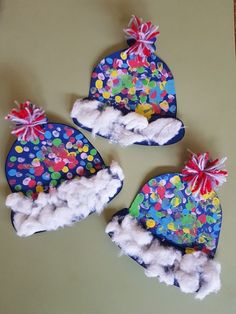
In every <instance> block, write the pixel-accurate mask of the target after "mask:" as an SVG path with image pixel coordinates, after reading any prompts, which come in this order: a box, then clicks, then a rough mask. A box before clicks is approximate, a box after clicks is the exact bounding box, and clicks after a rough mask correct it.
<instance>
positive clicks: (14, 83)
mask: <svg viewBox="0 0 236 314" xmlns="http://www.w3.org/2000/svg"><path fill="white" fill-rule="evenodd" d="M132 14H136V15H138V16H141V17H143V18H144V19H145V20H151V21H152V22H153V23H154V24H159V25H160V36H159V38H158V49H157V53H158V55H159V56H160V57H161V58H162V59H163V60H165V62H167V64H168V66H169V67H170V68H171V70H172V72H173V74H174V76H175V84H176V92H177V103H178V117H179V118H180V119H181V120H182V121H184V123H185V125H186V135H185V137H184V139H183V140H182V141H181V142H179V143H177V144H175V145H172V146H167V147H145V146H144V147H142V146H137V145H136V146H135V145H134V146H130V147H128V148H121V147H119V146H118V145H114V144H109V143H108V142H107V141H106V140H105V139H102V138H95V139H94V138H92V137H91V134H90V133H88V132H86V131H83V133H84V134H85V135H86V136H87V137H88V139H89V140H90V141H91V142H92V143H93V145H94V146H95V147H96V148H97V149H98V151H99V152H100V153H101V155H102V157H103V158H104V161H105V162H106V163H107V164H109V163H110V162H111V160H113V159H114V160H117V161H119V163H120V164H121V165H122V168H123V170H124V173H125V182H124V187H123V190H122V191H121V193H120V194H119V195H118V196H117V197H116V198H115V199H114V200H113V201H112V202H111V203H110V204H109V206H108V207H107V208H106V209H105V211H104V212H103V213H102V214H101V215H100V216H98V215H91V216H90V217H89V218H88V219H86V220H84V221H81V222H79V223H77V224H76V225H74V226H73V227H70V228H65V229H60V230H57V231H54V232H46V233H41V234H37V235H34V236H32V237H29V238H20V237H18V236H16V234H15V232H14V230H13V228H12V226H11V223H10V213H9V209H7V208H6V206H5V198H6V196H7V194H8V193H9V192H10V191H9V187H8V184H7V181H6V180H5V174H4V163H5V158H6V155H7V152H8V151H9V149H10V146H11V144H12V143H13V141H14V138H13V136H11V135H10V127H9V124H8V122H6V121H4V120H3V117H4V116H5V115H6V114H7V113H8V111H9V110H10V109H11V108H12V105H13V101H14V100H18V101H24V100H26V99H30V100H31V101H32V102H34V103H36V104H38V105H40V106H42V107H43V108H44V109H45V111H46V113H47V116H48V117H49V119H50V120H51V121H54V122H58V123H66V124H69V125H71V126H73V122H72V121H71V119H70V110H71V108H72V104H73V102H74V101H75V99H76V98H77V97H79V96H86V95H87V94H88V88H89V81H90V74H91V70H92V67H93V66H94V65H95V64H96V63H97V62H98V61H99V60H101V58H102V57H104V56H106V55H108V54H109V53H112V52H113V51H116V50H118V49H122V48H124V47H125V40H124V34H123V31H122V30H123V28H124V27H125V26H126V25H127V23H128V21H129V19H130V16H131V15H132ZM233 16H234V13H233V1H231V0H224V1H222V0H205V1H196V0H181V1H174V0H172V1H171V0H166V1H162V0H146V1H144V0H136V1H135V0H130V1H126V0H119V1H113V0H88V1H87V0H84V1H83V0H59V1H56V0H52V1H46V0H43V1H30V0H14V1H6V0H1V1H0V43H1V49H0V104H1V107H0V109H1V119H2V120H1V132H0V143H1V176H0V178H1V183H0V187H1V189H0V197H1V203H0V204H1V210H0V256H1V257H0V313H1V314H65V313H66V314H75V313H79V314H110V313H112V314H128V313H129V314H144V313H148V312H150V313H161V312H164V311H165V313H168V314H172V313H176V312H177V311H178V313H182V314H186V313H190V312H191V313H192V314H195V313H202V314H207V313H215V314H222V313H225V314H230V313H233V312H235V311H236V298H235V292H236V275H235V273H236V272H235V266H236V265H235V260H236V250H235V239H234V238H235V233H234V228H235V225H236V219H235V217H236V213H235V208H234V207H235V203H234V202H235V195H234V193H235V192H234V187H235V184H236V178H235V158H236V154H235V153H236V148H235V139H234V137H235V121H234V119H235V114H236V110H235V101H234V96H235V82H236V80H235V49H234V25H233ZM187 149H190V150H192V151H194V152H199V151H200V152H201V151H210V152H211V155H212V157H218V156H219V157H223V156H228V160H227V163H226V165H227V169H228V170H229V173H230V174H229V177H228V182H227V183H226V184H225V185H224V186H223V187H222V188H221V189H220V191H219V197H220V200H221V203H222V208H223V225H222V232H221V238H220V242H219V247H218V252H217V254H216V259H217V260H218V261H219V262H220V263H221V265H222V274H221V279H222V289H221V290H220V292H219V293H218V294H217V295H215V294H213V295H210V296H208V297H207V298H206V299H204V300H203V301H197V300H195V299H194V297H193V296H191V295H186V294H183V293H181V292H180V290H179V289H177V288H175V287H167V286H166V285H164V284H160V283H159V282H158V281H157V280H155V279H148V278H147V277H145V275H144V272H143V270H142V268H141V267H140V266H139V265H138V264H136V263H135V262H134V261H133V260H131V259H130V258H128V257H126V256H122V257H118V254H119V249H118V248H117V247H116V246H115V245H114V244H113V243H112V242H111V241H110V239H109V237H108V236H107V235H106V234H105V232H104V230H105V226H106V223H107V221H108V220H109V219H110V218H111V216H112V214H113V213H115V212H116V211H117V210H119V209H122V208H124V207H128V206H129V205H130V203H131V202H132V200H133V198H134V197H135V195H136V193H137V191H138V189H139V188H140V187H141V186H142V184H143V183H144V182H146V181H147V180H148V179H150V178H151V177H153V176H156V175H158V174H161V173H164V172H170V171H172V172H173V171H180V169H181V167H182V165H183V163H184V161H185V160H186V158H188V153H187Z"/></svg>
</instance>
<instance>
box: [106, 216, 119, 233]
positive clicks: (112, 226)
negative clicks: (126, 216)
mask: <svg viewBox="0 0 236 314" xmlns="http://www.w3.org/2000/svg"><path fill="white" fill-rule="evenodd" d="M119 229H120V226H119V222H118V218H117V217H113V218H112V220H111V221H110V222H109V223H108V224H107V226H106V229H105V233H110V232H116V231H117V230H119Z"/></svg>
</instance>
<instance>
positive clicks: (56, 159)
mask: <svg viewBox="0 0 236 314" xmlns="http://www.w3.org/2000/svg"><path fill="white" fill-rule="evenodd" d="M6 119H9V120H11V121H12V122H13V123H14V124H15V127H14V129H13V130H12V134H14V135H16V136H17V140H16V141H15V142H14V144H13V145H12V147H11V149H10V151H9V153H8V156H7V159H6V166H5V170H6V178H7V181H8V183H9V186H10V189H11V191H12V193H11V194H10V195H8V197H7V199H6V205H7V206H8V207H9V208H10V209H11V211H12V212H11V219H12V224H13V226H14V228H15V230H16V232H17V234H18V235H19V236H23V237H26V236H30V235H32V234H34V233H36V232H40V231H49V230H56V229H58V228H59V227H65V226H69V225H72V224H73V223H74V222H77V221H79V220H81V219H83V218H86V217H87V216H88V215H90V214H91V213H93V212H97V213H101V212H102V210H103V208H104V207H105V206H106V204H107V203H108V202H110V201H111V200H112V199H113V198H114V197H115V196H116V195H117V194H118V193H119V191H120V190H121V188H122V184H123V178H124V176H123V172H122V169H121V168H120V166H119V165H118V164H117V163H116V162H112V163H111V165H110V166H106V165H105V164H104V162H103V160H102V158H101V156H100V154H99V153H98V151H97V150H96V148H95V147H93V145H92V144H91V143H90V142H89V141H88V140H87V138H86V137H85V136H84V135H83V134H82V133H81V132H79V131H78V130H76V129H74V128H72V127H70V126H68V125H65V124H61V123H48V122H47V118H46V116H45V113H44V111H43V110H42V109H41V108H38V107H37V106H35V105H33V104H32V103H31V102H29V101H26V102H25V103H22V104H19V105H18V108H17V109H13V110H12V111H11V112H10V114H9V115H7V116H6Z"/></svg>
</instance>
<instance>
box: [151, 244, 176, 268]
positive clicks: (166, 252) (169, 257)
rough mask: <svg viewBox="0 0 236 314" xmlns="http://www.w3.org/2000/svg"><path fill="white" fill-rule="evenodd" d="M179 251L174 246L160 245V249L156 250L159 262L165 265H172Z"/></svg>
mask: <svg viewBox="0 0 236 314" xmlns="http://www.w3.org/2000/svg"><path fill="white" fill-rule="evenodd" d="M176 252H177V251H176V250H175V249H174V248H173V247H171V246H170V247H166V246H160V247H159V249H158V250H157V251H156V252H154V254H155V258H156V259H157V260H158V263H159V264H160V265H163V266H171V265H173V264H174V262H175V260H176V256H177V253H176Z"/></svg>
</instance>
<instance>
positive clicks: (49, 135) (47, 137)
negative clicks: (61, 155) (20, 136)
mask: <svg viewBox="0 0 236 314" xmlns="http://www.w3.org/2000/svg"><path fill="white" fill-rule="evenodd" d="M44 136H45V137H46V139H48V140H49V139H50V138H51V137H52V133H51V132H50V131H46V132H45V133H44Z"/></svg>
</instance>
